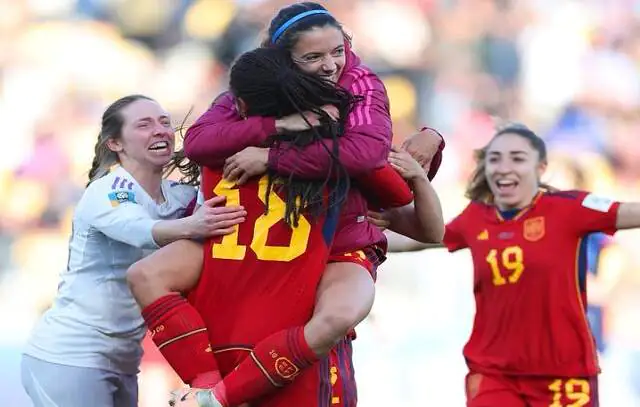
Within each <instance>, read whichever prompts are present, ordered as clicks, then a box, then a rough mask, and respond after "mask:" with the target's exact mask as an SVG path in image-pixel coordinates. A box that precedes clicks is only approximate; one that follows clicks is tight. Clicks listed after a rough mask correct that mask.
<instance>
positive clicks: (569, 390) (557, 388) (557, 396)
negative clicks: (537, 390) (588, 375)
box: [549, 379, 591, 407]
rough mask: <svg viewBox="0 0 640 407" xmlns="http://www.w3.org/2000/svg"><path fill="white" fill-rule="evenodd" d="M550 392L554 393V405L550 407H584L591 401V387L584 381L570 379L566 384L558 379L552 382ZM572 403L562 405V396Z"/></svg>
mask: <svg viewBox="0 0 640 407" xmlns="http://www.w3.org/2000/svg"><path fill="white" fill-rule="evenodd" d="M549 390H550V391H551V392H552V393H553V403H552V404H550V405H549V407H583V406H586V405H587V404H589V402H590V401H591V396H590V394H591V386H590V385H589V381H588V380H584V379H568V380H567V381H565V382H564V386H563V381H562V379H557V380H554V381H553V382H551V384H550V385H549ZM563 390H564V396H566V398H567V399H568V400H570V401H573V403H571V404H566V405H565V404H562V396H563Z"/></svg>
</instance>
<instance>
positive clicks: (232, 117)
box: [184, 92, 276, 167]
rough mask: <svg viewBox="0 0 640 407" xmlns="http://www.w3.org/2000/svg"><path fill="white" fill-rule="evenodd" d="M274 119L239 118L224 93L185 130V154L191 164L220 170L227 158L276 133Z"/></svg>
mask: <svg viewBox="0 0 640 407" xmlns="http://www.w3.org/2000/svg"><path fill="white" fill-rule="evenodd" d="M275 122H276V121H275V118H273V117H258V116H253V117H247V118H245V119H243V118H242V117H240V114H239V113H238V110H237V109H236V106H235V99H234V97H233V95H232V94H231V92H226V93H223V94H222V95H220V96H218V98H217V99H216V100H215V101H214V102H213V104H212V105H211V107H209V109H208V110H207V111H206V112H205V113H204V114H203V115H202V116H200V118H198V120H197V121H196V122H195V123H194V124H193V125H192V126H191V127H190V128H189V129H188V130H187V132H186V135H185V140H184V152H185V155H186V156H187V157H188V158H189V159H190V160H191V161H193V162H195V163H197V164H199V165H203V166H208V167H222V166H223V165H224V161H225V159H226V158H227V157H230V156H232V155H233V154H235V153H237V152H239V151H242V149H244V148H246V147H249V146H259V145H262V144H263V143H264V142H265V141H266V139H267V137H269V136H270V135H272V134H275V133H276V124H275Z"/></svg>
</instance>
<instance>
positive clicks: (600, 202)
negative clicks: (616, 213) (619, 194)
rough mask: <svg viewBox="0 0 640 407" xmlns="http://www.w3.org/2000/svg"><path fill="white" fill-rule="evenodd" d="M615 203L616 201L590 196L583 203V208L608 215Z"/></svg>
mask: <svg viewBox="0 0 640 407" xmlns="http://www.w3.org/2000/svg"><path fill="white" fill-rule="evenodd" d="M613 203H614V201H613V200H612V199H609V198H605V197H602V196H597V195H593V194H589V195H587V196H586V197H585V198H584V200H583V201H582V206H584V207H585V208H589V209H593V210H594V211H598V212H605V213H606V212H609V209H611V206H613Z"/></svg>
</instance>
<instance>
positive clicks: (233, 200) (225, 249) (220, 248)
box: [211, 178, 247, 260]
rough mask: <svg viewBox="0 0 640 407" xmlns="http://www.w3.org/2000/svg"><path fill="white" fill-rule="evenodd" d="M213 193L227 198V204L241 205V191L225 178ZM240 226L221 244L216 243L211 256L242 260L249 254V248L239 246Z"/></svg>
mask: <svg viewBox="0 0 640 407" xmlns="http://www.w3.org/2000/svg"><path fill="white" fill-rule="evenodd" d="M213 193H214V194H216V195H222V196H224V197H226V198H227V200H226V202H225V204H226V205H227V206H229V205H240V190H239V189H237V188H236V183H235V182H229V181H227V180H225V179H224V178H223V179H221V180H220V182H218V185H216V187H215V188H213ZM239 234H240V225H235V226H234V227H233V233H231V234H228V235H225V236H224V237H223V238H222V241H221V242H220V243H214V245H213V249H212V253H211V255H212V256H213V257H215V258H216V259H227V260H242V259H244V256H245V255H246V254H247V246H244V245H240V244H238V235H239Z"/></svg>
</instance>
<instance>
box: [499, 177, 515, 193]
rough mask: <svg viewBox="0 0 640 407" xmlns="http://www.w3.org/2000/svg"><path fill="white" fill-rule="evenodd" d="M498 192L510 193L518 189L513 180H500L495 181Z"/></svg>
mask: <svg viewBox="0 0 640 407" xmlns="http://www.w3.org/2000/svg"><path fill="white" fill-rule="evenodd" d="M496 186H497V187H498V191H500V192H501V193H507V194H508V193H511V192H513V191H515V189H516V188H517V187H518V182H517V181H513V180H507V179H501V180H498V181H496Z"/></svg>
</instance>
